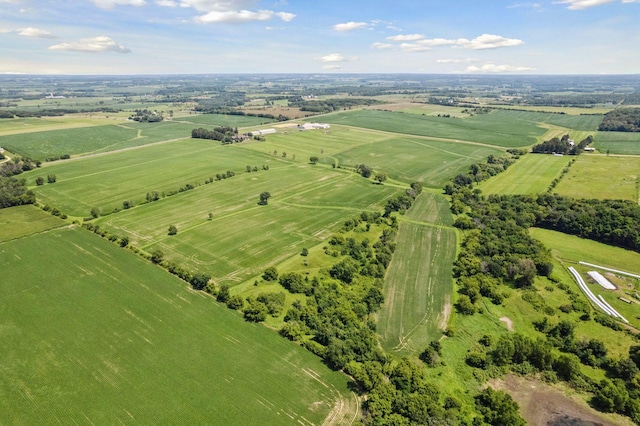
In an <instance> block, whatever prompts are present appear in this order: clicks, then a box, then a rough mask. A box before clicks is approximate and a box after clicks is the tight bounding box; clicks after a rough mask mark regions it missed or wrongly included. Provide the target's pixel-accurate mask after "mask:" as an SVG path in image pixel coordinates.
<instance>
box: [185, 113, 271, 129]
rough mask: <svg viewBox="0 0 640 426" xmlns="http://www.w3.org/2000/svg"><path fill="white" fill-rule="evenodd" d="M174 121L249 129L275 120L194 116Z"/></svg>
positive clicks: (210, 115) (211, 115)
mask: <svg viewBox="0 0 640 426" xmlns="http://www.w3.org/2000/svg"><path fill="white" fill-rule="evenodd" d="M174 121H187V122H189V123H193V124H198V125H209V126H229V127H249V126H260V125H262V124H266V123H272V122H274V121H275V120H273V119H270V118H264V117H251V116H248V115H228V114H193V115H186V116H183V117H180V118H174Z"/></svg>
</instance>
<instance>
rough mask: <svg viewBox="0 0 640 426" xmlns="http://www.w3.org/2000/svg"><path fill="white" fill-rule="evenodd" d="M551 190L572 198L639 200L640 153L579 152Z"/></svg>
mask: <svg viewBox="0 0 640 426" xmlns="http://www.w3.org/2000/svg"><path fill="white" fill-rule="evenodd" d="M554 191H555V192H557V193H558V194H561V195H567V196H570V197H575V198H597V199H620V200H631V201H634V202H640V193H639V191H640V157H615V156H605V155H595V154H583V155H580V156H579V157H578V158H577V161H576V162H575V163H574V164H573V165H572V166H571V168H570V169H569V172H568V173H567V174H566V175H565V176H564V177H563V178H562V179H561V180H560V183H559V184H558V186H556V188H555V190H554Z"/></svg>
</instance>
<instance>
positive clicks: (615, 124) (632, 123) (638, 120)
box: [598, 108, 640, 132]
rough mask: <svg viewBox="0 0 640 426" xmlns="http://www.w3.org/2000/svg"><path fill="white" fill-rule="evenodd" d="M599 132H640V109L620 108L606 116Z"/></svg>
mask: <svg viewBox="0 0 640 426" xmlns="http://www.w3.org/2000/svg"><path fill="white" fill-rule="evenodd" d="M598 130H602V131H609V132H640V108H619V109H614V110H613V111H609V112H608V113H606V114H605V116H604V119H603V120H602V123H600V126H599V127H598Z"/></svg>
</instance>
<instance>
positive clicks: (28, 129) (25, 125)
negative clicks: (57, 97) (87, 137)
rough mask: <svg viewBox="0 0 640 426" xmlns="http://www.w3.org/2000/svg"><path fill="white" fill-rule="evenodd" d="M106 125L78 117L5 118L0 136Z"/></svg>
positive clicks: (102, 122)
mask: <svg viewBox="0 0 640 426" xmlns="http://www.w3.org/2000/svg"><path fill="white" fill-rule="evenodd" d="M104 124H105V122H104V120H95V119H88V118H80V117H77V116H74V117H70V116H63V117H46V118H14V119H6V118H3V119H0V136H4V135H13V134H17V133H32V132H41V131H46V130H60V129H65V128H69V129H71V128H77V127H89V126H97V125H104ZM0 140H2V139H0Z"/></svg>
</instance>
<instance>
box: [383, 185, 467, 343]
mask: <svg viewBox="0 0 640 426" xmlns="http://www.w3.org/2000/svg"><path fill="white" fill-rule="evenodd" d="M441 198H442V197H440V196H437V195H434V194H426V193H425V194H422V195H421V196H420V197H419V198H418V200H417V202H416V204H415V205H414V206H412V208H411V209H410V210H409V212H410V213H409V214H408V215H407V216H408V217H407V218H406V219H405V218H402V219H401V223H400V227H399V231H398V239H397V244H398V246H397V250H396V252H395V254H394V256H393V260H392V261H391V264H390V265H389V269H388V270H387V274H386V276H385V285H384V297H385V303H384V305H383V307H382V310H381V312H380V314H379V318H378V335H379V338H380V343H381V345H382V347H383V348H384V349H385V350H386V351H389V352H393V353H399V354H404V355H406V354H417V353H419V352H420V351H422V350H423V349H424V348H425V347H426V345H427V344H428V343H429V342H430V341H431V340H437V339H438V338H439V337H440V335H441V332H442V330H444V329H445V328H446V326H447V320H448V317H449V314H450V313H451V309H452V307H451V306H452V294H453V279H452V276H451V266H452V263H453V260H454V259H455V255H456V232H455V230H453V229H452V228H445V227H439V226H436V225H432V224H431V223H429V222H432V223H443V222H450V221H451V214H450V213H449V212H448V211H446V210H444V209H443V208H442V207H443V206H444V205H443V203H442V202H441V200H440V199H441ZM423 220H427V221H429V222H424V223H420V221H423Z"/></svg>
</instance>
